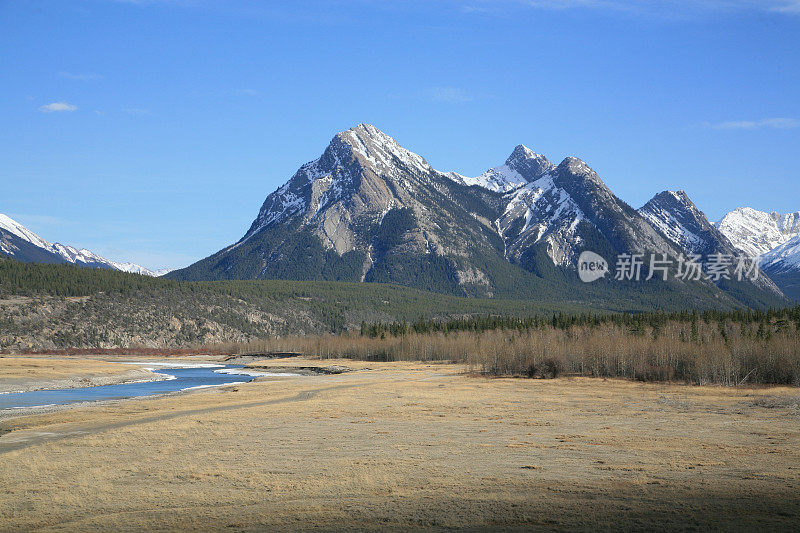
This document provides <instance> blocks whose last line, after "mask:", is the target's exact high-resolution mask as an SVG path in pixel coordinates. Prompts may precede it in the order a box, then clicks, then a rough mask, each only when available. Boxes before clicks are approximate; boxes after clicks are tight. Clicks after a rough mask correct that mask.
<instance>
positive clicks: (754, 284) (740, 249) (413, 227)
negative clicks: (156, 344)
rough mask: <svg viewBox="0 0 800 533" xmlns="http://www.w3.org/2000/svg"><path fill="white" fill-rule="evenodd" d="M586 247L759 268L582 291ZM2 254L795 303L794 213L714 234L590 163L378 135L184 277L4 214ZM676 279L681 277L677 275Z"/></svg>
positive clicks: (217, 275)
mask: <svg viewBox="0 0 800 533" xmlns="http://www.w3.org/2000/svg"><path fill="white" fill-rule="evenodd" d="M584 251H592V252H595V253H597V254H599V255H600V256H602V257H603V258H604V259H605V260H606V262H607V263H608V264H609V265H611V266H612V267H613V265H615V262H616V260H617V258H618V257H619V256H620V254H643V255H644V259H643V263H644V264H643V266H642V277H643V278H646V277H648V275H649V268H648V264H649V261H650V259H653V258H663V257H667V258H669V259H670V260H671V261H673V264H675V263H677V260H678V259H680V258H682V257H686V256H691V255H692V254H697V255H700V256H703V257H707V256H710V255H712V254H722V255H725V256H731V257H733V256H743V255H744V256H747V257H751V258H754V259H757V260H758V261H760V264H761V267H762V268H763V271H758V272H757V273H758V276H757V277H756V279H752V280H751V279H745V280H741V281H739V280H737V279H724V278H723V279H717V280H715V281H713V282H712V281H711V280H710V279H708V278H703V279H699V280H685V279H676V278H675V276H669V277H668V279H666V280H663V279H660V277H661V276H660V275H659V274H658V273H657V272H656V271H653V274H656V275H655V276H653V279H651V280H648V281H647V282H643V281H642V282H634V281H624V280H615V279H612V277H613V270H612V272H611V275H607V276H606V277H604V278H602V279H599V280H597V281H596V282H594V283H591V284H587V283H581V282H580V281H579V280H578V276H577V275H576V269H577V261H578V258H579V256H580V254H581V253H582V252H584ZM0 252H2V253H4V254H6V255H8V256H11V257H13V258H15V259H18V260H21V261H27V262H42V263H73V264H76V265H79V266H86V267H95V268H106V269H114V270H121V271H126V272H135V273H140V274H145V275H150V276H159V275H163V274H166V277H168V278H172V279H177V280H227V279H289V280H326V281H349V282H378V283H394V284H399V285H405V286H410V287H414V288H418V289H424V290H428V291H434V292H440V293H447V294H453V295H459V296H468V297H502V298H521V299H535V300H538V301H543V302H544V301H550V302H564V303H567V304H572V305H581V304H590V305H592V306H593V307H596V308H597V307H601V308H602V307H604V306H611V305H612V302H613V307H614V308H617V309H626V308H630V309H649V308H659V307H673V308H675V307H692V306H696V307H720V306H722V307H735V306H754V307H764V306H770V305H776V306H777V305H785V304H786V303H788V301H789V300H796V299H800V212H798V213H790V214H785V215H784V214H779V213H764V212H761V211H756V210H754V209H751V208H747V207H745V208H739V209H736V210H734V211H732V212H730V213H728V214H727V215H725V217H724V218H723V219H722V220H720V221H719V222H717V223H715V224H712V223H711V222H710V221H709V220H708V218H707V217H706V216H705V214H703V212H702V211H700V210H699V209H698V208H697V206H696V205H695V204H694V203H693V202H692V200H691V199H690V198H689V196H688V195H687V194H686V193H685V192H684V191H680V190H679V191H664V192H661V193H658V194H656V195H655V196H654V197H653V198H652V199H651V200H650V201H649V202H647V203H646V204H645V205H644V206H642V207H641V208H639V209H638V210H637V209H633V208H632V207H630V206H629V205H628V204H626V203H625V202H623V201H622V200H621V199H619V198H618V197H617V196H616V195H614V193H613V192H612V191H611V190H610V189H609V188H608V186H607V185H606V184H605V183H604V182H603V180H602V179H601V178H600V177H599V176H598V174H597V173H596V172H595V171H594V170H592V169H591V168H590V167H589V166H588V165H587V164H586V163H585V162H584V161H582V160H580V159H578V158H576V157H567V158H566V159H564V160H563V161H561V162H560V163H558V164H554V163H552V162H551V161H549V160H548V159H547V157H545V156H544V155H541V154H538V153H536V152H534V151H533V150H531V149H529V148H527V147H525V146H523V145H518V146H516V147H515V148H514V149H513V150H512V151H511V154H510V155H509V157H508V158H507V159H506V160H505V162H504V163H503V164H501V165H498V166H495V167H492V168H489V169H488V170H487V171H486V172H484V173H483V174H481V175H479V176H475V177H469V176H464V175H461V174H458V173H456V172H443V171H439V170H436V169H434V168H433V167H432V166H431V165H430V164H429V163H428V162H427V161H426V160H425V159H424V158H423V157H422V156H420V155H418V154H415V153H413V152H411V151H409V150H407V149H405V148H403V147H402V146H401V145H400V144H399V143H398V142H397V141H396V140H394V139H393V138H392V137H390V136H388V135H387V134H385V133H383V132H382V131H380V130H378V129H377V128H375V127H374V126H371V125H369V124H360V125H358V126H356V127H354V128H351V129H349V130H347V131H343V132H340V133H338V134H336V135H335V136H334V137H333V139H332V140H331V142H330V143H329V145H328V146H327V148H326V149H325V150H324V151H323V153H322V155H320V157H318V158H317V159H314V160H313V161H311V162H309V163H306V164H304V165H302V166H301V167H300V168H299V169H298V170H297V172H296V173H295V174H294V175H293V176H292V177H291V178H290V179H289V180H288V181H287V182H286V183H285V184H284V185H283V186H281V187H280V188H278V189H277V190H276V191H274V192H273V193H272V194H270V195H268V196H267V198H266V200H265V201H264V203H263V205H262V207H261V209H260V210H259V213H258V215H257V216H256V218H255V220H254V221H253V223H252V224H251V226H250V228H249V229H248V230H247V231H246V232H245V233H244V235H243V237H242V238H241V239H240V240H239V241H238V242H236V243H234V244H232V245H230V246H228V247H226V248H224V249H222V250H220V251H218V252H217V253H215V254H213V255H211V256H209V257H207V258H205V259H203V260H201V261H198V262H196V263H194V264H192V265H190V266H188V267H186V268H183V269H180V270H176V271H172V272H169V273H168V274H167V271H155V272H154V271H150V270H148V269H146V268H144V267H141V266H139V265H135V264H133V263H121V262H116V261H111V260H109V259H106V258H103V257H101V256H99V255H97V254H94V253H92V252H90V251H88V250H85V249H80V250H79V249H76V248H74V247H71V246H65V245H62V244H59V243H50V242H48V241H46V240H44V239H42V238H41V237H39V236H38V235H36V234H35V233H33V232H31V231H30V230H28V229H27V228H25V227H24V226H22V225H21V224H19V223H17V222H15V221H14V220H12V219H11V218H9V217H7V216H5V215H0ZM670 272H671V273H673V274H674V273H675V270H674V267H673V269H672V270H671V271H670Z"/></svg>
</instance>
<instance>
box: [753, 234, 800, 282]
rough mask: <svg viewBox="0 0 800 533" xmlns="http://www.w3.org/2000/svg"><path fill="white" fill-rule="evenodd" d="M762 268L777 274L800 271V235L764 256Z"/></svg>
mask: <svg viewBox="0 0 800 533" xmlns="http://www.w3.org/2000/svg"><path fill="white" fill-rule="evenodd" d="M761 268H763V269H768V270H769V271H770V272H777V273H783V272H789V271H793V270H798V271H800V235H796V236H795V237H792V238H791V239H789V240H788V241H786V242H785V243H783V244H781V245H780V246H778V247H777V248H773V249H772V250H770V251H769V252H767V253H765V254H763V255H762V256H761Z"/></svg>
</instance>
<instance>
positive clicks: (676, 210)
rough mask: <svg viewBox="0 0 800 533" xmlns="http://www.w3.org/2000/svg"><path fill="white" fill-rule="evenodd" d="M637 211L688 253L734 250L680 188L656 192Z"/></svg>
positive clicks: (733, 251) (729, 251)
mask: <svg viewBox="0 0 800 533" xmlns="http://www.w3.org/2000/svg"><path fill="white" fill-rule="evenodd" d="M639 213H640V214H641V215H642V216H643V217H645V218H646V219H647V220H648V222H650V224H652V225H653V227H655V228H656V229H657V230H659V231H660V232H661V233H662V234H663V235H664V236H665V237H667V238H668V239H669V240H670V241H671V242H673V243H674V244H675V245H676V246H678V247H680V248H681V249H683V250H686V251H688V252H690V253H692V254H700V255H707V254H712V253H725V254H735V253H737V250H736V248H735V247H734V246H733V244H732V243H731V242H730V241H729V240H728V238H727V237H725V235H723V234H722V233H721V232H720V231H719V230H718V229H717V228H716V227H714V225H713V224H711V222H709V221H708V218H706V216H705V214H703V212H702V211H700V210H699V209H697V206H695V204H694V203H693V202H692V200H691V199H689V196H687V194H686V193H685V192H684V191H664V192H661V193H658V194H657V195H655V196H654V197H653V198H652V199H651V200H650V201H649V202H647V203H646V204H645V205H644V206H642V207H641V208H639Z"/></svg>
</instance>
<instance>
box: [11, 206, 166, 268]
mask: <svg viewBox="0 0 800 533" xmlns="http://www.w3.org/2000/svg"><path fill="white" fill-rule="evenodd" d="M0 252H2V253H3V254H5V255H6V256H8V257H11V258H14V259H16V260H18V261H23V262H26V263H71V264H74V265H77V266H82V267H90V268H106V269H110V270H120V271H122V272H131V273H135V274H143V275H146V276H162V275H164V274H166V273H167V272H169V270H158V271H151V270H148V269H146V268H145V267H143V266H139V265H137V264H134V263H124V262H122V263H121V262H117V261H112V260H110V259H106V258H105V257H102V256H99V255H97V254H95V253H93V252H90V251H89V250H86V249H80V250H79V249H77V248H74V247H72V246H67V245H64V244H60V243H51V242H49V241H46V240H44V239H43V238H41V237H40V236H39V235H37V234H36V233H34V232H32V231H31V230H29V229H28V228H26V227H25V226H23V225H22V224H20V223H19V222H17V221H15V220H13V219H12V218H10V217H8V216H6V215H4V214H2V213H0Z"/></svg>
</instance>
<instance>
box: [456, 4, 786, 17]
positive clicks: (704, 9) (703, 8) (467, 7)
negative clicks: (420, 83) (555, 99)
mask: <svg viewBox="0 0 800 533" xmlns="http://www.w3.org/2000/svg"><path fill="white" fill-rule="evenodd" d="M458 2H459V3H460V4H461V10H462V11H463V12H467V13H488V12H504V11H506V10H507V8H509V7H512V6H517V7H528V8H534V9H545V10H567V9H580V8H590V9H605V10H612V11H624V12H629V13H638V14H649V15H668V16H670V17H675V16H685V15H691V14H695V15H698V14H703V13H706V14H710V13H723V12H742V11H766V12H774V13H787V14H800V0H647V1H643V0H467V1H461V0H458Z"/></svg>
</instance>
